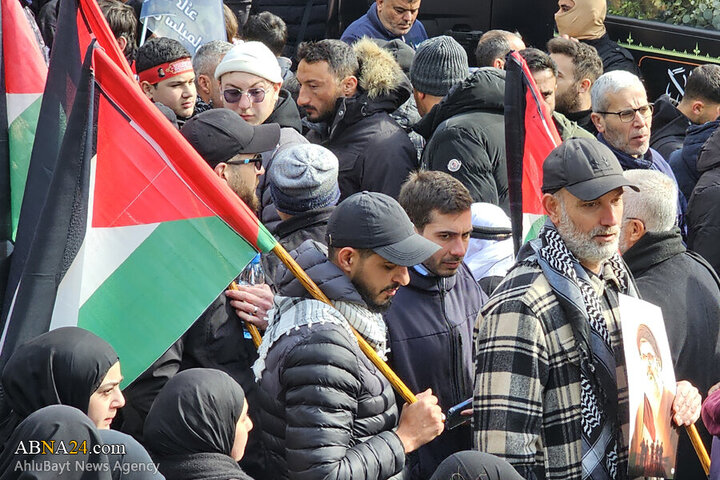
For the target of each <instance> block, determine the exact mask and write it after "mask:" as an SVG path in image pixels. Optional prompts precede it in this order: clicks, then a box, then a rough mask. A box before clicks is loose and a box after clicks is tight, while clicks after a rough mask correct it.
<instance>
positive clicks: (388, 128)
mask: <svg viewBox="0 0 720 480" xmlns="http://www.w3.org/2000/svg"><path fill="white" fill-rule="evenodd" d="M353 49H354V50H355V54H356V55H357V57H358V60H359V62H360V65H361V69H360V74H359V78H358V93H357V94H355V96H353V97H341V98H339V99H338V100H337V103H336V106H335V116H334V117H333V120H332V122H331V124H330V126H329V128H322V129H318V130H311V131H310V132H309V133H308V134H307V138H308V140H310V141H311V142H312V143H317V144H320V145H323V146H324V147H326V148H328V149H329V150H331V151H332V152H333V153H334V154H335V156H337V158H338V161H339V163H340V169H339V173H338V184H339V186H340V201H342V200H343V199H345V198H347V197H349V196H350V195H352V194H353V193H357V192H361V191H363V190H368V191H371V192H380V193H385V194H387V195H390V196H391V197H393V198H397V196H398V194H399V193H400V187H401V186H402V184H403V183H404V182H405V179H406V178H407V176H408V175H409V174H410V172H412V171H413V170H415V169H416V168H417V153H416V150H415V146H414V145H413V142H412V141H410V137H408V135H407V133H405V131H404V130H403V129H402V128H401V127H400V126H399V125H398V124H397V123H396V122H395V121H394V120H393V119H392V118H391V117H390V114H391V113H392V112H394V111H395V110H397V109H398V107H400V106H401V105H402V104H403V103H405V101H406V100H407V99H408V98H410V94H411V93H412V86H411V85H410V81H409V80H408V79H407V77H406V76H405V74H404V73H403V72H402V69H401V68H400V66H399V65H398V64H397V62H396V61H395V58H394V57H393V56H392V53H390V52H388V51H386V50H384V49H382V48H381V47H379V46H378V45H377V44H375V43H374V42H372V41H371V40H368V39H363V40H360V41H358V42H357V43H355V44H354V45H353Z"/></svg>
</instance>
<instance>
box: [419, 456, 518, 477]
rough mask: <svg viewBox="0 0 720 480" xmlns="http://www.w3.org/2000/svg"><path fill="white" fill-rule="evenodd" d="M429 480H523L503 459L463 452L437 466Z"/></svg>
mask: <svg viewBox="0 0 720 480" xmlns="http://www.w3.org/2000/svg"><path fill="white" fill-rule="evenodd" d="M430 480H523V478H522V477H521V476H520V474H519V473H517V471H516V470H515V469H514V468H513V467H512V466H511V465H510V464H509V463H508V462H507V461H505V460H504V459H502V458H498V457H496V456H495V455H490V454H489V453H484V452H478V451H475V450H465V451H462V452H457V453H453V454H452V455H450V456H449V457H447V458H446V459H445V460H443V462H442V463H441V464H440V465H439V466H438V468H437V470H435V473H433V476H432V477H430Z"/></svg>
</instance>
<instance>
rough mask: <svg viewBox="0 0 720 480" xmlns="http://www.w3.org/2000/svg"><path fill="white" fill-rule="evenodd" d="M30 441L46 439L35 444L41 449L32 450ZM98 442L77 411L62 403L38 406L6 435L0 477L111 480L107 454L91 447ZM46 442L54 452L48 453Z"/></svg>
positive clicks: (9, 479) (92, 427)
mask: <svg viewBox="0 0 720 480" xmlns="http://www.w3.org/2000/svg"><path fill="white" fill-rule="evenodd" d="M31 441H33V442H43V441H44V442H46V443H45V444H43V443H39V444H36V445H44V446H45V451H44V452H43V447H42V446H40V447H38V449H39V451H38V449H36V450H34V449H33V448H32V444H31V443H30V442H31ZM51 441H54V442H55V443H50V442H51ZM102 443H103V442H102V440H101V439H100V435H99V433H98V430H97V428H96V427H95V425H94V424H93V423H92V422H91V421H90V419H89V418H88V416H87V415H85V413H83V412H81V411H80V410H78V409H76V408H72V407H68V406H65V405H52V406H49V407H45V408H41V409H39V410H37V411H36V412H34V413H32V414H30V415H29V416H28V417H27V418H26V419H25V420H23V421H22V422H21V423H20V424H19V425H18V427H17V428H16V429H15V430H14V431H13V434H12V435H11V436H10V439H9V440H8V442H7V448H5V450H4V451H3V452H2V454H0V480H15V479H20V478H22V479H23V480H26V479H27V480H46V479H63V480H111V477H110V465H109V464H108V458H107V456H106V455H104V454H102V453H96V450H95V448H94V447H96V446H98V445H102ZM48 445H52V448H54V449H55V451H54V452H52V453H50V452H49V451H48V450H47V448H48V447H47V446H48ZM61 449H66V450H67V451H68V452H70V451H73V452H74V453H73V454H67V453H63V450H61Z"/></svg>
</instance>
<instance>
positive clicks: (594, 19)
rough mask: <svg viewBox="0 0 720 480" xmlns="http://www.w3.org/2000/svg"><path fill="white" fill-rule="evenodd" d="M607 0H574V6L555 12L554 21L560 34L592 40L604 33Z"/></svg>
mask: <svg viewBox="0 0 720 480" xmlns="http://www.w3.org/2000/svg"><path fill="white" fill-rule="evenodd" d="M606 14H607V0H575V6H574V7H573V8H571V9H570V10H568V11H567V12H563V11H562V10H559V11H558V12H556V13H555V23H556V24H557V28H558V33H560V35H569V36H571V37H574V38H577V39H578V40H593V39H597V38H600V37H602V36H603V35H605V23H604V22H605V15H606Z"/></svg>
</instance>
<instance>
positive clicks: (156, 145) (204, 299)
mask: <svg viewBox="0 0 720 480" xmlns="http://www.w3.org/2000/svg"><path fill="white" fill-rule="evenodd" d="M91 58H92V69H91V68H90V61H89V60H90V59H91ZM35 193H36V192H34V191H30V190H28V191H27V193H26V197H27V198H33V196H34V194H35ZM20 222H21V224H22V222H23V218H22V217H21V219H20ZM39 225H41V226H42V230H41V231H39V232H38V234H37V235H36V236H35V239H34V241H33V244H32V245H31V247H30V254H29V256H28V259H27V262H26V264H25V268H24V271H23V275H22V277H21V279H20V282H19V286H18V288H17V290H16V291H15V292H14V295H13V299H12V302H11V305H10V309H9V315H8V319H7V320H8V321H7V322H6V325H5V331H4V332H3V341H4V345H3V355H5V354H6V352H8V351H12V349H13V348H14V347H15V346H16V345H18V344H19V343H20V342H22V341H24V340H26V339H28V338H30V337H32V336H34V335H37V334H39V333H41V332H44V331H47V330H49V329H54V328H57V327H60V326H66V325H77V326H80V327H83V328H86V329H88V330H91V331H93V332H95V333H96V334H98V335H99V336H101V337H103V338H105V339H106V340H107V341H108V342H110V343H111V344H112V345H113V347H115V349H116V350H117V351H118V353H119V355H120V359H121V361H122V366H123V374H124V376H125V380H124V385H127V384H129V383H130V382H131V381H132V380H133V379H135V378H136V377H137V376H138V375H139V374H140V373H141V372H143V371H144V370H145V369H146V368H147V367H148V366H149V365H150V364H151V363H152V362H153V361H154V360H155V359H157V358H158V357H159V356H160V355H161V354H162V353H163V352H164V351H165V350H166V349H167V348H168V347H169V346H170V345H171V344H172V343H173V342H174V341H175V340H177V338H179V337H180V336H181V335H182V334H183V333H184V332H185V330H186V329H187V328H188V327H189V326H190V325H191V324H192V323H193V322H194V321H195V319H196V318H197V317H199V316H200V314H201V313H202V312H203V311H204V310H205V308H206V307H207V306H208V305H210V303H212V301H213V300H214V299H215V298H216V297H217V295H218V294H219V293H220V292H222V290H223V289H224V288H226V287H227V285H228V284H229V283H230V282H231V281H232V280H233V278H235V277H236V276H237V275H238V273H239V272H240V271H241V270H242V269H243V267H244V266H245V265H246V264H247V263H249V261H250V260H251V259H252V258H253V257H254V256H255V254H256V251H269V250H270V249H272V248H273V247H274V246H275V244H276V242H275V239H274V238H273V237H272V236H271V235H270V233H269V232H268V231H267V230H265V228H264V227H263V226H262V225H261V224H259V223H258V220H257V218H256V217H255V216H254V215H253V214H252V213H251V211H250V210H249V209H248V207H247V206H245V204H244V203H243V202H242V201H240V200H239V199H238V197H237V196H236V195H235V194H234V193H233V192H232V191H231V190H230V189H229V187H228V186H227V185H226V184H225V183H224V182H222V181H221V180H220V179H219V178H218V177H217V176H216V175H215V174H214V173H213V171H212V169H210V168H209V167H208V166H207V164H206V163H205V161H204V160H202V158H200V156H199V155H198V154H197V153H196V152H195V151H194V150H193V149H192V147H190V146H189V145H188V144H187V142H186V141H185V139H184V138H183V137H182V135H180V133H179V132H178V131H177V130H176V129H175V128H174V127H173V126H172V125H171V124H170V122H168V121H167V120H166V119H165V117H163V115H162V114H161V113H160V112H159V110H157V109H156V108H155V107H154V106H153V105H152V104H151V103H150V101H149V100H147V99H146V98H145V96H144V95H143V94H142V92H141V91H140V89H139V87H138V86H137V84H136V83H135V82H134V81H133V80H131V79H130V78H129V77H127V76H126V75H125V74H124V72H123V71H122V70H121V69H120V68H119V67H118V66H117V65H116V64H115V63H114V61H113V60H112V59H110V58H109V56H108V55H107V54H106V53H105V52H104V51H103V50H101V49H98V48H95V49H92V48H91V51H90V52H89V53H88V58H87V60H86V62H85V67H84V69H83V72H82V76H81V79H80V82H79V84H78V90H77V93H76V95H75V102H74V105H73V106H72V114H71V116H70V118H69V120H68V124H67V129H66V132H65V135H64V141H63V143H62V147H61V150H60V155H59V157H58V163H57V166H56V168H55V171H54V174H53V176H52V179H51V182H50V186H49V190H48V192H47V201H46V203H45V205H44V206H43V208H42V211H41V215H40V221H39Z"/></svg>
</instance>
